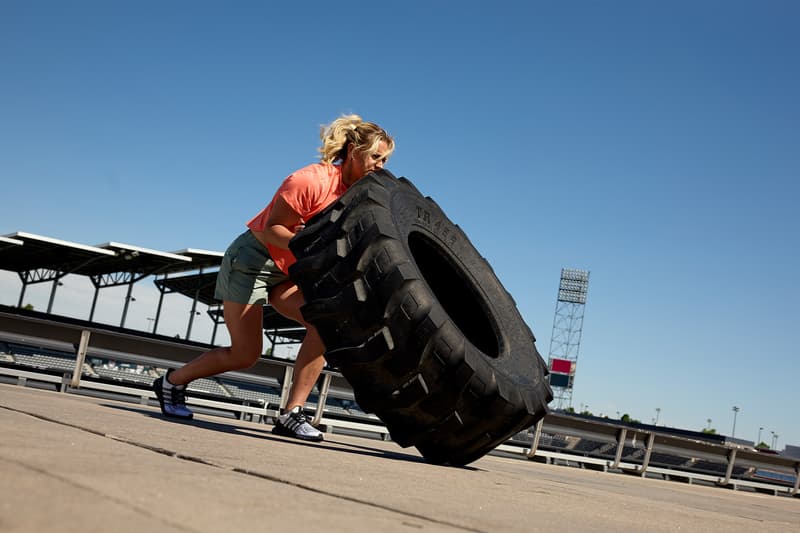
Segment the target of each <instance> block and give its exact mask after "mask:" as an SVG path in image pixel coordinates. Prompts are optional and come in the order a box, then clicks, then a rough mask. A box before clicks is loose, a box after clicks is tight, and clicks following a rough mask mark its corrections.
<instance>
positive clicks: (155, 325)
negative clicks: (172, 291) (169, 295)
mask: <svg viewBox="0 0 800 533" xmlns="http://www.w3.org/2000/svg"><path fill="white" fill-rule="evenodd" d="M163 279H164V281H166V279H167V274H166V273H165V274H164V278H163ZM163 304H164V289H163V287H159V288H158V307H157V308H156V318H155V321H154V322H153V331H152V333H153V335H155V334H156V331H157V330H158V321H159V320H161V307H162V305H163Z"/></svg>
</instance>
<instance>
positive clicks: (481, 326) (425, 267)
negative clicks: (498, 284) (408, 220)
mask: <svg viewBox="0 0 800 533" xmlns="http://www.w3.org/2000/svg"><path fill="white" fill-rule="evenodd" d="M408 247H409V249H410V251H411V255H412V256H413V258H414V261H415V263H416V264H417V268H419V270H420V272H421V273H422V277H423V278H424V279H425V281H426V282H427V283H428V286H429V287H430V288H431V290H432V291H433V294H434V296H436V299H437V300H438V301H439V304H441V306H442V307H443V308H444V310H445V312H446V313H447V314H448V316H449V317H450V319H451V320H452V321H453V323H455V325H456V326H457V327H458V329H459V330H461V333H463V334H464V336H465V337H466V338H467V340H469V341H470V342H471V343H472V344H473V345H474V346H475V347H476V348H478V349H479V350H480V351H481V352H483V353H484V354H486V355H487V356H489V357H492V358H497V357H498V356H499V341H498V339H497V335H496V334H495V331H496V330H495V328H494V327H493V323H492V320H491V319H490V317H489V315H488V314H487V312H486V310H487V309H489V306H488V305H487V304H486V302H484V301H483V299H482V298H481V297H480V296H479V295H478V294H477V293H476V292H475V290H474V289H473V287H472V284H471V283H469V282H468V279H467V276H466V275H465V274H464V272H463V271H462V270H461V269H460V268H458V267H457V266H456V265H454V264H453V262H452V261H450V260H449V259H448V258H447V256H446V255H445V254H444V253H443V250H442V249H441V247H440V245H438V244H437V243H435V242H434V241H433V240H431V239H430V238H429V237H427V236H426V235H424V234H422V233H420V232H411V233H410V234H409V235H408Z"/></svg>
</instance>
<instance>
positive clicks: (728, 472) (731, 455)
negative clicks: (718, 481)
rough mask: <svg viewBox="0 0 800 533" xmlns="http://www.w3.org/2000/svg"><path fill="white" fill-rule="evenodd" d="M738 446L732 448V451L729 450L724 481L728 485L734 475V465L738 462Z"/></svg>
mask: <svg viewBox="0 0 800 533" xmlns="http://www.w3.org/2000/svg"><path fill="white" fill-rule="evenodd" d="M736 451H737V449H736V448H731V451H730V452H728V469H727V470H726V471H725V479H724V480H723V481H722V484H723V485H727V484H728V483H730V482H731V475H733V465H734V463H735V462H736Z"/></svg>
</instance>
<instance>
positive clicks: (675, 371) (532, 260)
mask: <svg viewBox="0 0 800 533" xmlns="http://www.w3.org/2000/svg"><path fill="white" fill-rule="evenodd" d="M799 23H800V3H798V2H795V1H793V0H785V1H780V0H764V1H758V2H757V1H739V0H732V1H731V0H720V1H697V0H693V1H673V2H656V1H648V0H636V1H624V0H621V1H615V2H599V1H565V2H537V1H524V2H523V1H520V2H509V1H503V0H494V1H491V2H489V1H485V2H475V1H464V0H459V1H424V2H422V1H420V2H411V1H409V2H401V3H398V2H358V1H353V2H323V3H318V2H295V3H290V2H280V3H272V2H261V1H259V2H255V1H239V2H222V1H218V2H202V1H191V2H189V1H170V2H162V1H147V0H145V1H136V2H133V1H131V2H125V1H118V2H106V1H96V2H86V1H81V0H75V1H71V2H61V1H52V2H45V1H36V0H25V1H21V0H19V1H18V0H3V1H2V2H0V183H2V186H0V195H1V196H2V209H1V210H0V234H8V233H12V232H16V231H26V232H31V233H37V234H41V235H46V236H50V237H55V238H59V239H64V240H68V241H74V242H79V243H84V244H101V243H105V242H108V241H117V242H123V243H130V244H135V245H138V246H143V247H147V248H154V249H158V250H165V251H174V250H178V249H182V248H187V247H191V248H202V249H208V250H218V251H222V250H224V249H225V247H226V246H227V245H228V243H229V242H230V240H231V239H232V238H233V237H235V236H236V235H237V234H238V233H239V232H240V231H241V230H242V228H243V226H244V223H245V221H246V220H248V219H249V218H250V217H251V216H252V215H254V214H255V213H256V212H257V211H259V210H260V209H261V208H262V207H263V206H264V205H266V203H267V202H268V201H269V200H270V198H271V196H272V194H273V193H274V191H275V189H276V187H277V186H278V184H279V183H280V181H281V180H282V179H283V178H284V177H285V176H286V175H287V174H289V173H290V172H291V171H292V170H294V169H296V168H299V167H301V166H304V165H305V164H307V163H310V162H313V161H314V160H315V157H316V148H317V146H318V141H319V137H318V132H319V126H320V125H321V124H323V123H326V122H329V121H330V120H332V119H334V118H335V117H336V116H338V115H340V114H342V113H350V112H357V113H359V114H361V115H362V116H363V117H364V118H366V119H368V120H372V121H375V122H378V123H379V124H381V125H382V126H384V127H385V128H386V129H387V130H389V131H390V132H391V133H392V134H393V135H394V136H395V138H396V141H397V151H396V153H395V155H394V157H393V158H392V159H391V161H390V162H389V169H390V170H391V171H393V172H394V173H395V174H396V175H398V176H406V177H408V178H409V179H411V180H412V181H413V182H414V183H415V184H416V185H417V187H418V188H419V189H421V190H422V192H423V193H425V194H426V195H429V196H431V197H433V198H434V199H435V200H436V201H437V202H438V203H439V204H440V205H441V206H442V208H443V209H444V211H445V213H447V215H448V216H449V217H450V218H451V219H452V220H453V221H454V222H456V223H458V224H459V225H460V226H461V227H462V228H463V229H464V231H465V232H466V233H467V235H468V236H469V237H470V238H471V240H472V241H473V243H474V244H475V246H476V248H477V249H478V250H479V251H480V252H481V253H482V254H483V255H484V256H485V257H486V258H487V259H488V260H489V262H490V264H491V265H492V267H493V268H494V270H495V271H496V272H497V274H498V276H499V277H500V279H501V281H502V282H503V283H504V285H505V286H506V288H507V289H508V290H509V291H510V292H511V294H512V295H513V296H514V298H515V299H516V301H517V303H518V305H519V308H520V310H521V312H522V314H523V316H524V317H525V319H526V321H527V322H528V323H529V324H530V326H531V328H532V329H533V331H534V333H535V334H536V336H537V339H538V347H539V350H540V352H542V354H543V355H544V356H545V358H546V357H547V354H548V350H549V346H550V337H551V333H552V327H553V316H554V311H555V304H556V290H557V286H558V280H559V275H560V270H561V268H563V267H567V268H580V269H585V270H589V271H590V272H591V281H590V284H589V296H588V303H587V305H586V308H585V319H584V325H583V336H582V342H581V347H580V357H579V361H578V372H577V376H576V381H575V389H574V396H573V405H574V406H575V408H576V409H578V408H579V407H580V406H582V405H583V406H585V405H588V406H589V410H590V411H592V412H593V413H595V414H606V415H609V416H611V417H615V416H616V413H617V412H620V413H629V414H630V415H631V416H632V417H634V418H638V419H640V420H642V421H643V422H652V421H653V419H654V417H655V416H656V409H657V408H659V409H660V415H659V424H667V425H671V426H677V427H682V428H688V429H694V430H699V429H701V428H704V427H706V426H707V425H708V422H707V420H708V419H711V420H712V422H711V427H713V428H716V429H717V431H718V432H720V433H726V434H730V433H731V431H732V429H733V428H732V425H733V412H732V407H733V406H734V405H736V406H740V407H741V411H740V412H739V414H738V419H737V426H736V436H737V437H740V438H747V439H750V440H755V439H756V437H757V434H758V431H759V427H762V428H763V430H762V440H764V441H766V442H767V443H768V444H770V443H771V440H772V434H771V432H774V433H776V434H778V435H779V437H778V439H777V442H778V447H779V448H782V447H783V445H784V444H786V443H790V444H791V443H794V444H800V416H799V415H798V414H797V403H798V393H797V390H798V386H799V385H800V363H798V360H799V359H800V350H798V348H797V345H798V343H797V331H798V326H800V312H799V311H798V308H799V306H798V300H800V289H799V287H800V284H798V280H797V276H798V273H799V272H800V246H798V244H799V243H798V240H799V239H798V229H800V215H798V209H797V202H798V198H799V197H800V195H798V193H799V192H800V185H798V176H799V175H800V146H798V133H800V103H799V102H800V98H798V95H800V74H799V72H800V68H798V56H800V32H798V31H797V28H798V24H799ZM0 267H2V265H0ZM81 283H84V284H85V280H71V281H70V283H68V284H67V285H70V284H71V286H67V287H64V288H63V290H62V291H61V292H59V297H58V300H59V303H58V305H57V307H56V310H59V309H60V311H59V312H63V313H73V314H75V315H76V316H81V317H84V318H86V317H88V309H89V306H90V301H91V300H90V294H89V296H86V293H87V292H89V287H88V285H87V286H86V287H85V288H84V286H83V285H81ZM140 285H141V287H138V286H137V289H136V291H137V295H138V296H137V299H138V300H139V302H138V305H137V306H134V309H133V310H132V312H131V313H132V316H131V318H130V319H129V320H130V323H131V324H141V325H142V327H146V324H147V322H146V318H147V317H148V316H152V313H153V312H154V311H153V310H152V309H153V308H152V307H148V308H146V309H144V305H142V303H143V301H144V300H147V299H148V298H151V293H152V292H153V291H154V289H153V288H152V283H149V282H147V283H146V284H140ZM145 285H147V286H145ZM19 288H20V283H19V280H18V278H17V277H16V275H15V274H10V273H8V272H3V271H0V303H4V304H16V301H17V298H18V295H19ZM46 290H47V289H46V288H44V287H42V288H37V289H35V290H34V289H30V292H29V294H30V298H29V299H30V300H31V303H33V304H34V305H35V306H36V307H37V308H44V307H46V302H47V299H46ZM37 291H38V292H37ZM71 297H74V298H76V299H80V298H83V300H81V302H82V303H80V305H77V306H76V305H71V304H69V302H71V301H72V300H70V298H71ZM104 299H105V300H109V297H108V296H104ZM148 301H149V300H148ZM106 305H111V304H110V303H107V304H106ZM171 305H173V306H174V307H173V309H179V308H180V310H179V311H171V313H172V314H173V315H174V316H172V317H171V318H173V319H174V320H176V321H177V322H180V323H181V324H185V322H186V316H187V315H186V310H187V309H188V308H185V307H180V306H181V305H184V304H179V303H172V304H171ZM59 306H61V307H59ZM115 313H116V314H115ZM118 313H119V311H113V313H111V314H110V315H108V316H109V317H110V318H108V320H109V321H110V322H114V321H118V320H119V314H118ZM165 320H169V317H168V318H167V319H165ZM201 322H202V321H201ZM198 324H199V325H198V326H196V327H198V328H200V327H201V326H202V327H204V328H206V330H207V329H208V325H207V324H206V323H205V322H202V323H198ZM165 327H166V326H165ZM182 327H185V326H182ZM205 334H206V333H202V334H201V333H200V332H199V330H198V333H197V335H199V336H201V337H202V335H205Z"/></svg>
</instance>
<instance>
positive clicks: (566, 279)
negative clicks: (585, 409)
mask: <svg viewBox="0 0 800 533" xmlns="http://www.w3.org/2000/svg"><path fill="white" fill-rule="evenodd" d="M588 291H589V271H587V270H576V269H572V268H562V269H561V282H560V283H559V285H558V298H557V299H556V314H555V318H554V319H553V333H552V335H551V336H550V356H549V361H548V368H549V369H550V386H551V387H552V389H553V399H554V400H555V408H556V409H563V408H565V407H570V406H572V387H573V385H574V382H575V369H576V367H577V365H578V351H579V350H580V345H581V332H582V331H583V312H584V308H585V307H586V294H587V292H588Z"/></svg>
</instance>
